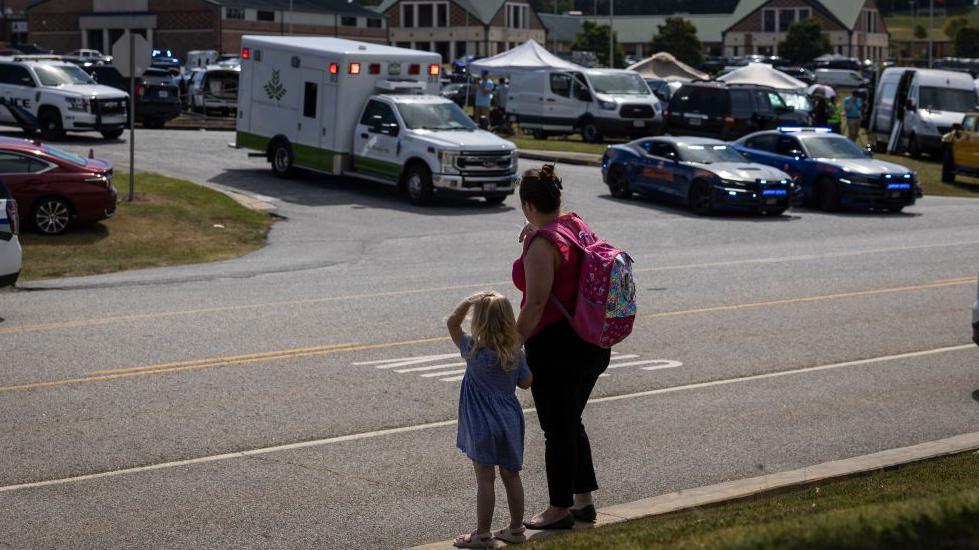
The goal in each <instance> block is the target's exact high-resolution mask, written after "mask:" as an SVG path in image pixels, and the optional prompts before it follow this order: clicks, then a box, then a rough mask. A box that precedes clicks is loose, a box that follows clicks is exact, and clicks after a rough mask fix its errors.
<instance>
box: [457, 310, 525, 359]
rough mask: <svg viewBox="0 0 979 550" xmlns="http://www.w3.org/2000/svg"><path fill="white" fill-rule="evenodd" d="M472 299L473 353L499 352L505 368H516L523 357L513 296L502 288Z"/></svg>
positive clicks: (497, 353) (471, 352) (471, 354)
mask: <svg viewBox="0 0 979 550" xmlns="http://www.w3.org/2000/svg"><path fill="white" fill-rule="evenodd" d="M472 300H473V313H472V339H473V345H472V349H471V350H470V357H473V356H475V355H476V352H478V351H479V350H480V349H487V350H489V351H491V352H493V353H494V354H496V357H497V359H499V361H500V367H502V368H503V370H504V371H507V372H509V371H512V370H513V369H515V368H517V364H518V362H519V360H520V345H521V344H520V334H519V333H518V332H517V321H516V319H514V317H513V306H511V305H510V300H507V298H506V296H504V295H502V294H500V293H499V292H486V293H484V294H480V295H476V296H474V297H473V298H472Z"/></svg>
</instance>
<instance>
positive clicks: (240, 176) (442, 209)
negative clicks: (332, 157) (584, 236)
mask: <svg viewBox="0 0 979 550" xmlns="http://www.w3.org/2000/svg"><path fill="white" fill-rule="evenodd" d="M208 181H209V182H211V183H216V184H220V185H223V186H225V187H230V188H232V189H236V190H238V191H242V192H244V193H251V194H256V195H265V196H268V197H273V198H276V199H278V200H281V201H283V202H288V203H290V204H297V205H302V206H343V205H351V206H354V207H358V206H359V207H366V208H374V209H386V210H396V211H399V212H411V213H414V214H423V215H430V216H456V215H472V214H499V213H501V212H507V211H510V210H514V209H515V206H514V205H515V204H516V202H517V200H518V199H516V198H514V197H509V198H507V202H505V203H504V204H502V205H498V204H489V203H487V202H486V201H484V200H482V199H479V198H472V199H469V198H455V197H439V198H437V199H436V200H435V202H434V203H433V204H432V205H430V206H415V205H413V204H411V203H410V202H408V197H407V196H406V195H405V194H404V193H400V192H398V191H397V190H396V189H395V188H394V187H393V186H391V185H385V184H383V183H376V182H372V181H368V180H361V179H356V178H352V177H347V176H325V175H321V174H308V173H304V174H300V175H297V176H296V177H295V178H292V179H288V180H284V179H279V178H276V177H275V176H273V175H272V173H271V172H270V171H269V170H256V169H234V170H225V171H224V172H222V173H221V174H219V175H217V176H215V177H213V178H211V179H209V180H208Z"/></svg>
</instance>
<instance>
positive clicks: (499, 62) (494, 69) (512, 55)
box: [469, 40, 584, 75]
mask: <svg viewBox="0 0 979 550" xmlns="http://www.w3.org/2000/svg"><path fill="white" fill-rule="evenodd" d="M469 66H470V71H469V74H471V75H479V74H480V73H481V72H482V71H484V70H487V71H489V72H490V73H492V74H494V75H509V74H511V73H514V72H523V71H539V70H543V69H564V70H568V71H581V70H584V67H582V66H581V65H576V64H574V63H572V62H570V61H565V60H563V59H561V58H560V57H558V56H556V55H554V54H552V53H551V52H549V51H547V50H546V49H545V48H544V46H541V45H540V44H538V43H537V42H535V41H533V40H528V41H527V42H524V43H523V44H521V45H519V46H517V47H516V48H513V49H512V50H507V51H505V52H503V53H500V54H496V55H494V56H493V57H487V58H484V59H478V60H476V61H473V62H472V63H470V65H469Z"/></svg>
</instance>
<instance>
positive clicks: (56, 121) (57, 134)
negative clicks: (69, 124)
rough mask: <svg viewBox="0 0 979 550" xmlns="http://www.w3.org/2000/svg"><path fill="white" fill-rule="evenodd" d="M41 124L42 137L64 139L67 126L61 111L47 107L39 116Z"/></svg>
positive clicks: (52, 139)
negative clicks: (63, 121)
mask: <svg viewBox="0 0 979 550" xmlns="http://www.w3.org/2000/svg"><path fill="white" fill-rule="evenodd" d="M38 123H39V125H40V126H41V137H42V138H44V139H45V140H47V141H57V140H60V139H64V137H65V127H64V126H63V125H62V123H61V113H59V112H58V111H56V110H55V109H54V108H50V107H49V108H47V109H45V110H44V111H42V112H41V116H39V117H38Z"/></svg>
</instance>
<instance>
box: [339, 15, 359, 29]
mask: <svg viewBox="0 0 979 550" xmlns="http://www.w3.org/2000/svg"><path fill="white" fill-rule="evenodd" d="M340 25H342V26H344V27H356V26H357V18H356V17H350V16H349V15H344V16H343V17H341V18H340Z"/></svg>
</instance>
